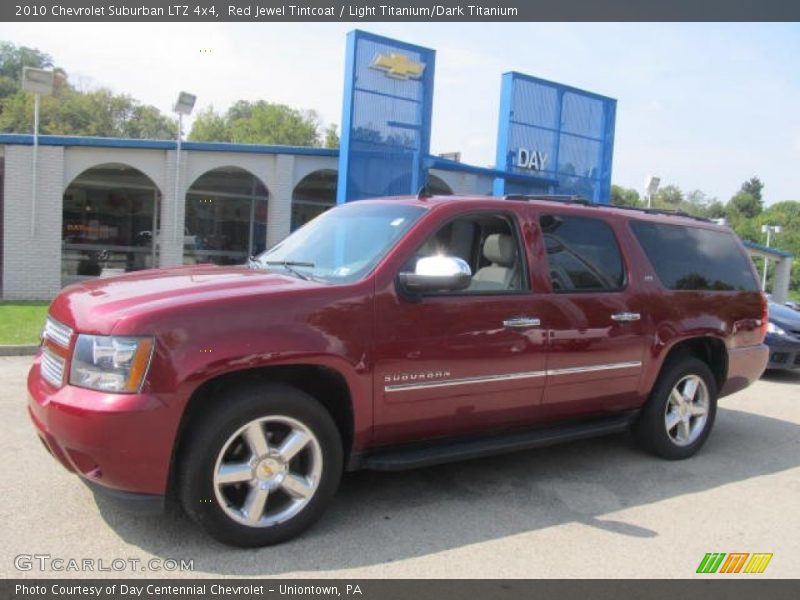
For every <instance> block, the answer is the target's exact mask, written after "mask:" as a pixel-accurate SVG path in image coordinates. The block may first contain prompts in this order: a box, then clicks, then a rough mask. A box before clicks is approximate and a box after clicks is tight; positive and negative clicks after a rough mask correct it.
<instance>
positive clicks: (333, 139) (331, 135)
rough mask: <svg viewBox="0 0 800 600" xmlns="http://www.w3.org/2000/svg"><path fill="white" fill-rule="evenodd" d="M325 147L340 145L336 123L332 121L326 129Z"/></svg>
mask: <svg viewBox="0 0 800 600" xmlns="http://www.w3.org/2000/svg"><path fill="white" fill-rule="evenodd" d="M325 147H326V148H338V147H339V134H338V133H337V131H336V124H335V123H331V124H330V125H328V127H327V128H326V129H325Z"/></svg>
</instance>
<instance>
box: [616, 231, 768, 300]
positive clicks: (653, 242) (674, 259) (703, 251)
mask: <svg viewBox="0 0 800 600" xmlns="http://www.w3.org/2000/svg"><path fill="white" fill-rule="evenodd" d="M631 229H633V233H634V235H635V236H636V238H637V239H638V240H639V243H640V244H641V246H642V248H643V249H644V251H645V253H646V254H647V257H648V258H649V259H650V262H651V263H652V265H653V268H654V269H655V270H656V273H657V274H658V277H659V279H661V283H663V284H664V286H665V287H667V288H669V289H671V290H723V291H724V290H757V289H758V284H757V283H756V281H755V278H754V277H753V272H752V270H751V268H750V259H749V258H748V257H747V255H745V253H744V252H742V251H741V250H740V249H739V246H738V244H737V243H736V240H735V239H734V237H733V234H732V233H727V232H724V231H714V230H710V229H702V228H700V227H685V226H681V225H665V224H663V223H648V222H645V221H633V222H632V223H631Z"/></svg>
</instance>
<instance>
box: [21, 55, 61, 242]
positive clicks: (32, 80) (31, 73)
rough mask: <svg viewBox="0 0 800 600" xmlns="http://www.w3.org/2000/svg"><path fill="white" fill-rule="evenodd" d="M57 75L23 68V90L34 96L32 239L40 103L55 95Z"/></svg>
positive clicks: (34, 220)
mask: <svg viewBox="0 0 800 600" xmlns="http://www.w3.org/2000/svg"><path fill="white" fill-rule="evenodd" d="M54 78H55V73H54V72H53V71H49V70H47V69H34V68H33V67H23V68H22V89H23V90H25V91H26V92H30V93H32V94H33V167H32V169H31V171H32V172H33V175H32V180H31V237H33V236H34V234H35V233H36V192H37V190H36V184H37V181H36V180H37V175H38V170H39V169H38V167H39V103H40V99H41V96H42V94H46V95H48V96H49V95H50V94H52V93H53V81H54Z"/></svg>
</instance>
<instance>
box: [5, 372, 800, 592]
mask: <svg viewBox="0 0 800 600" xmlns="http://www.w3.org/2000/svg"><path fill="white" fill-rule="evenodd" d="M29 363H30V358H28V357H21V358H0V421H2V423H3V435H2V437H1V438H0V444H2V454H3V456H5V457H6V458H5V460H4V461H3V463H2V465H3V466H2V469H3V473H2V477H0V490H2V491H1V493H2V499H3V503H2V505H0V517H1V518H2V521H3V527H2V533H0V546H1V547H2V551H1V552H2V556H0V575H2V577H42V576H46V577H86V576H92V575H93V574H91V573H80V572H58V571H48V572H42V571H40V570H39V569H38V567H36V564H35V563H34V568H33V569H32V570H30V571H19V570H17V568H15V560H14V559H15V557H16V556H18V555H21V554H24V555H32V554H44V555H50V556H51V557H52V558H63V559H65V560H67V559H71V558H74V559H77V560H79V561H80V560H81V559H84V558H90V559H95V560H97V559H103V560H104V561H106V563H105V564H106V565H108V564H109V562H110V561H111V560H113V559H123V560H125V561H129V560H130V559H135V560H138V561H140V563H139V564H146V563H147V561H148V560H149V559H151V558H158V559H161V560H164V559H170V558H171V559H178V560H180V559H191V560H193V561H194V571H193V572H182V573H181V572H148V573H147V574H146V575H147V576H149V577H160V576H170V577H197V576H212V577H219V576H230V577H251V576H253V577H269V576H275V577H313V578H318V577H341V578H348V579H349V578H371V577H423V578H428V577H436V578H449V577H466V578H488V577H502V578H505V577H509V578H516V577H524V578H528V577H531V578H539V577H558V578H561V577H568V578H573V577H581V578H592V577H654V578H664V577H667V578H673V577H693V576H697V575H695V570H696V568H697V566H698V564H699V563H700V561H701V559H702V558H703V556H704V554H705V553H707V552H771V553H773V554H774V557H773V559H772V561H771V562H770V564H769V566H768V568H767V569H766V571H765V572H764V574H763V575H756V576H754V575H747V576H745V575H738V576H737V577H791V578H796V577H798V576H800V536H798V532H800V510H798V507H800V373H794V374H775V375H770V376H768V377H766V378H764V379H762V380H761V381H760V382H758V383H757V384H756V385H754V386H753V387H751V388H750V389H748V390H745V391H743V392H740V393H739V394H736V395H735V396H732V397H729V398H726V399H724V400H723V401H722V402H721V409H720V411H719V413H718V417H717V423H716V428H715V431H714V433H713V435H712V436H711V438H710V439H709V442H708V443H707V444H706V446H705V448H704V449H703V451H701V453H700V454H699V455H698V456H696V457H695V458H693V459H691V460H688V461H682V462H665V461H662V460H659V459H656V458H653V457H650V456H648V455H645V454H642V453H641V452H639V451H638V450H637V449H636V448H634V447H633V445H632V442H631V440H630V439H629V437H628V436H627V435H618V436H613V437H607V438H603V439H596V440H591V441H586V442H578V443H573V444H569V445H565V446H558V447H553V448H548V449H543V450H536V451H529V452H522V453H518V454H512V455H507V456H501V457H493V458H487V459H481V460H476V461H471V462H467V463H460V464H454V465H447V466H440V467H432V468H428V469H422V470H418V471H409V472H405V473H371V472H361V473H353V474H349V475H347V476H345V479H344V481H343V483H342V486H341V488H340V491H339V494H338V496H337V499H336V501H335V503H334V505H333V506H332V507H331V509H330V510H329V511H328V513H327V514H326V515H325V516H324V517H323V519H322V520H321V521H320V522H319V523H318V524H317V525H316V526H315V527H314V528H313V529H312V530H310V531H309V532H307V533H306V534H305V535H304V536H303V537H301V538H300V539H297V540H295V541H292V542H289V543H287V544H284V545H282V546H277V547H272V548H265V549H260V550H238V549H231V548H227V547H225V546H221V545H219V544H217V543H216V542H214V541H213V540H211V539H210V538H207V537H205V536H204V535H203V534H202V533H201V532H200V531H199V530H198V529H196V528H195V527H194V526H193V525H192V524H191V523H190V522H189V521H188V520H187V519H185V518H183V517H181V516H169V517H158V516H147V517H145V516H135V515H131V514H129V513H125V512H121V511H119V510H117V509H116V508H115V507H114V506H111V505H108V504H107V503H105V502H103V501H102V500H95V498H94V497H93V496H92V494H91V493H90V492H89V491H88V489H86V488H85V486H83V485H81V484H80V483H79V481H78V480H77V478H76V477H75V476H73V475H71V474H69V473H67V472H66V471H65V470H64V469H63V468H62V467H61V466H60V465H59V464H57V463H56V462H55V461H54V460H53V459H52V458H50V456H48V455H47V454H46V452H45V450H44V449H43V448H42V446H41V444H40V442H39V441H38V440H37V439H36V436H35V434H34V431H33V429H32V426H31V425H30V424H29V422H28V417H27V415H26V411H25V376H26V373H27V368H28V365H29ZM139 568H141V567H139ZM143 574H144V573H138V572H136V571H131V570H127V569H126V570H124V571H120V572H108V573H103V574H102V576H112V577H114V576H116V577H137V576H141V575H143ZM95 575H96V574H95ZM705 577H709V576H708V575H706V576H705ZM726 577H730V576H726Z"/></svg>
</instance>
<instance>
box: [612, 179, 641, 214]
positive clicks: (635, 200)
mask: <svg viewBox="0 0 800 600" xmlns="http://www.w3.org/2000/svg"><path fill="white" fill-rule="evenodd" d="M611 204H612V205H614V206H631V207H633V208H640V207H642V206H644V203H643V202H642V200H641V198H640V197H639V192H637V191H636V190H635V189H633V188H626V187H622V186H621V185H612V186H611Z"/></svg>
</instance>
